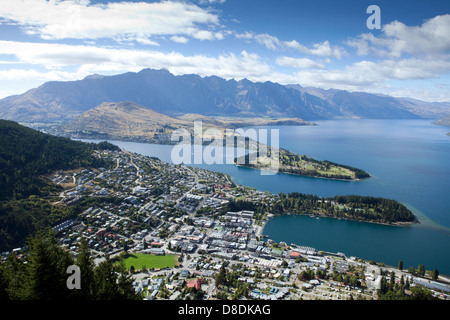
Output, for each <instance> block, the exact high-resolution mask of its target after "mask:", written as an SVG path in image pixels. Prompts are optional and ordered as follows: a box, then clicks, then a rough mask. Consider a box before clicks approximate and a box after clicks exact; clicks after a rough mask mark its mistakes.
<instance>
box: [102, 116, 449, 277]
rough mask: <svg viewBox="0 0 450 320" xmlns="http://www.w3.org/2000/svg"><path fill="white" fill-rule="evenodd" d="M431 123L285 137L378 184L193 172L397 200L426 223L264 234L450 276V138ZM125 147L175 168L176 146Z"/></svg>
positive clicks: (333, 225) (347, 127) (289, 224)
mask: <svg viewBox="0 0 450 320" xmlns="http://www.w3.org/2000/svg"><path fill="white" fill-rule="evenodd" d="M431 122H432V121H431V120H361V119H357V120H329V121H319V122H317V124H318V125H317V126H280V127H255V128H265V129H278V130H279V135H280V146H281V147H283V148H286V149H288V150H290V151H292V152H295V153H299V154H305V155H309V156H311V157H313V158H316V159H319V160H330V161H333V162H337V163H342V164H346V165H350V166H354V167H357V168H360V169H363V170H365V171H367V172H369V173H370V174H371V176H372V177H371V178H369V179H365V180H361V181H337V180H329V179H318V178H311V177H301V176H295V175H288V174H276V175H268V176H265V175H261V174H260V172H259V171H258V170H254V169H249V168H242V167H236V166H234V165H227V164H213V165H207V164H199V165H193V166H196V167H201V168H204V169H208V170H213V171H219V172H224V173H227V174H229V175H230V176H231V177H232V179H233V181H234V182H235V183H238V184H242V185H246V186H250V187H254V188H256V189H258V190H262V191H269V192H272V193H278V192H283V193H289V192H301V193H306V194H315V195H318V196H334V195H341V194H357V195H368V196H376V197H378V196H379V197H385V198H390V199H395V200H398V201H400V202H402V203H403V204H405V205H406V206H407V207H408V208H409V209H410V210H412V211H413V212H414V214H415V215H416V216H417V217H418V218H419V221H420V223H419V224H417V225H414V226H410V227H393V226H385V225H377V224H371V223H362V222H355V221H346V220H337V219H329V218H321V219H312V218H310V217H309V216H283V217H274V218H272V219H271V220H270V221H269V222H268V223H267V224H266V226H265V228H264V230H263V233H264V234H265V235H267V236H268V237H269V238H271V239H273V240H274V241H277V242H279V241H284V242H287V243H296V244H299V245H307V246H311V247H314V248H316V249H318V250H324V251H331V252H344V253H345V254H346V255H348V256H357V257H361V258H364V259H368V260H371V259H373V260H375V261H379V262H384V263H386V264H390V265H394V266H395V265H397V263H398V261H399V260H403V261H404V265H405V267H408V266H414V267H417V265H418V264H424V265H425V268H426V269H428V270H432V269H433V268H434V267H436V268H438V270H439V271H440V273H441V274H446V275H450V242H449V240H450V197H449V190H450V166H449V163H450V137H449V136H447V135H446V133H447V132H448V128H445V127H439V126H435V125H432V124H431ZM110 142H112V143H114V144H117V145H118V146H119V147H121V148H123V149H125V150H128V151H132V152H137V153H140V154H143V155H148V156H156V157H158V158H160V159H161V160H162V161H166V162H171V151H172V147H173V146H167V145H154V144H144V143H134V142H121V141H110Z"/></svg>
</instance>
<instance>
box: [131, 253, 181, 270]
mask: <svg viewBox="0 0 450 320" xmlns="http://www.w3.org/2000/svg"><path fill="white" fill-rule="evenodd" d="M177 264H178V256H177V255H174V254H168V255H164V256H157V255H153V254H143V253H133V254H130V255H128V257H127V258H126V259H125V266H126V268H127V270H129V269H130V267H131V266H134V268H135V269H136V270H140V269H142V268H143V267H144V266H145V267H146V268H147V269H152V268H153V269H161V268H173V267H175V266H176V265H177Z"/></svg>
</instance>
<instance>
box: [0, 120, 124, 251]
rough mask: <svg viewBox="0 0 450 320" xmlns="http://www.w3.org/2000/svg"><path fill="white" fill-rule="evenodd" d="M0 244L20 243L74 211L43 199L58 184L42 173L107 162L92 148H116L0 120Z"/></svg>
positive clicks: (73, 213)
mask: <svg viewBox="0 0 450 320" xmlns="http://www.w3.org/2000/svg"><path fill="white" fill-rule="evenodd" d="M0 141H1V143H0V250H2V251H3V250H8V249H11V247H13V246H20V245H21V244H23V242H24V240H25V239H26V237H28V236H29V235H30V234H32V233H33V232H34V231H36V230H39V229H41V228H43V227H49V226H52V225H53V224H55V223H57V222H59V221H61V220H63V219H67V218H71V217H75V216H76V212H74V208H68V207H64V206H53V205H51V204H50V203H49V201H48V200H46V199H45V197H46V196H48V195H50V194H54V193H55V192H56V191H58V190H59V187H58V186H56V185H54V184H52V183H51V182H50V181H49V180H46V179H44V178H43V177H42V175H44V174H47V173H50V172H53V171H56V170H69V169H76V168H80V167H106V166H108V163H107V162H106V161H105V160H103V159H101V158H96V157H94V156H93V152H94V150H100V149H103V148H109V149H111V148H117V147H116V146H113V145H110V144H109V143H105V142H102V143H100V144H93V143H85V142H80V141H72V140H70V139H67V138H60V137H54V136H51V135H49V134H45V133H42V132H38V131H35V130H33V129H30V128H27V127H24V126H21V125H19V124H18V123H15V122H12V121H6V120H0Z"/></svg>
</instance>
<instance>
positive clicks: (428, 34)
mask: <svg viewBox="0 0 450 320" xmlns="http://www.w3.org/2000/svg"><path fill="white" fill-rule="evenodd" d="M449 30H450V15H449V14H447V15H440V16H436V17H434V18H432V19H429V20H427V21H425V22H424V23H423V24H422V25H421V26H407V25H405V24H404V23H402V22H399V21H394V22H391V23H388V24H385V25H384V26H383V28H382V36H380V37H376V36H374V35H373V34H371V33H367V34H362V35H360V36H359V37H358V38H353V39H350V40H349V41H348V42H347V44H348V45H349V46H352V47H354V48H356V50H357V53H358V54H359V55H368V54H374V55H377V56H389V57H397V58H398V57H401V56H402V55H403V54H414V55H437V54H448V53H449V51H450V37H449Z"/></svg>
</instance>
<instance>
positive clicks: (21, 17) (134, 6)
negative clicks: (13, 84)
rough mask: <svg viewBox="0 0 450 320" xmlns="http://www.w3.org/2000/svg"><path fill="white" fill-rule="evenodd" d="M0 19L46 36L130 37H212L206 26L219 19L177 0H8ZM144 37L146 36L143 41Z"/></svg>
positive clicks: (54, 38)
mask: <svg viewBox="0 0 450 320" xmlns="http://www.w3.org/2000/svg"><path fill="white" fill-rule="evenodd" d="M0 22H2V23H10V24H16V25H19V26H21V27H22V28H24V30H26V32H27V33H29V34H36V35H38V36H40V37H41V38H43V39H47V40H50V39H51V40H60V39H100V38H111V39H121V38H122V39H123V38H124V37H127V38H129V39H134V40H139V41H140V42H144V41H149V44H152V45H155V42H154V40H150V39H149V38H151V37H154V36H165V35H178V36H192V37H195V38H198V39H206V40H213V39H216V38H217V37H218V36H217V35H216V34H215V33H212V32H211V31H209V30H210V29H211V28H214V27H216V26H217V25H218V24H219V18H218V16H217V15H216V14H213V13H211V12H210V11H208V10H206V9H202V8H200V7H198V6H196V5H194V4H189V3H185V2H176V1H163V2H154V3H147V2H110V3H107V4H91V3H90V1H69V0H65V1H42V0H9V1H8V4H7V5H2V6H0ZM145 39H146V40H145Z"/></svg>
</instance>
